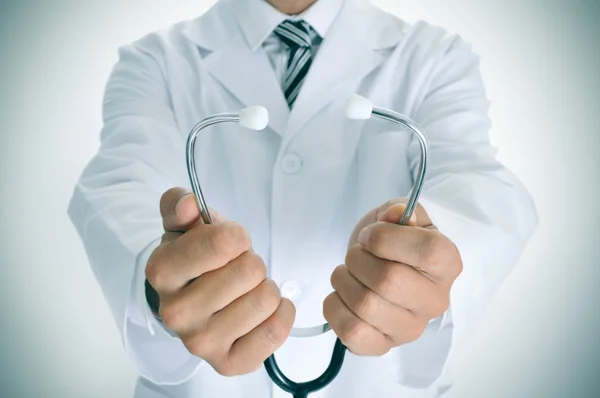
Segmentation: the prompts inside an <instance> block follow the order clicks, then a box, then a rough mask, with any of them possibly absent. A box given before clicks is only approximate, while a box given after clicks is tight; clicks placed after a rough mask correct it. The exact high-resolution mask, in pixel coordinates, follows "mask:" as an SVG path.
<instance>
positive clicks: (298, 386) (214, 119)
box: [186, 95, 429, 398]
mask: <svg viewBox="0 0 600 398" xmlns="http://www.w3.org/2000/svg"><path fill="white" fill-rule="evenodd" d="M346 116H347V117H348V118H350V119H356V120H368V119H370V118H371V117H376V118H379V119H383V120H386V121H389V122H392V123H395V124H399V125H401V126H403V127H405V128H407V129H408V130H410V131H411V132H412V133H413V134H414V135H415V136H416V137H417V140H418V141H419V146H420V149H421V154H420V155H421V156H420V163H419V169H418V172H417V176H416V178H415V182H414V184H413V188H412V190H411V192H410V195H409V197H408V202H407V203H406V210H405V212H404V215H403V216H402V219H401V220H400V222H399V224H400V225H408V221H409V220H410V217H411V216H412V214H413V213H414V211H415V209H416V206H417V203H418V201H419V196H420V194H421V190H422V188H423V182H424V180H425V174H426V172H427V164H428V160H429V144H428V141H427V137H426V135H425V133H424V131H423V129H422V128H421V127H420V126H419V125H418V124H417V123H416V122H415V121H413V120H412V119H410V118H409V117H406V116H404V115H401V114H399V113H397V112H394V111H391V110H388V109H384V108H379V107H375V106H373V104H372V103H371V101H369V100H368V99H366V98H363V97H361V96H359V95H352V96H351V97H350V99H349V100H348V103H347V105H346ZM268 118H269V117H268V113H267V110H266V109H265V108H263V107H260V106H255V107H249V108H246V109H243V110H242V111H240V113H239V114H234V113H224V114H218V115H213V116H209V117H207V118H205V119H203V120H201V121H200V122H199V123H198V124H196V125H195V126H194V127H193V129H192V131H191V132H190V134H189V137H188V140H187V145H186V160H187V169H188V174H189V177H190V183H191V185H192V191H193V192H194V195H195V196H196V203H197V204H198V208H199V210H200V216H201V218H202V221H203V222H204V223H205V224H212V223H213V220H212V217H211V215H210V211H209V209H208V205H207V204H206V200H205V199H204V195H203V194H202V188H201V186H200V182H199V181H198V175H197V172H196V161H195V156H194V149H195V144H196V139H197V137H198V135H199V133H200V132H201V131H202V130H204V129H205V128H207V127H210V126H213V125H216V124H220V123H239V124H240V125H242V126H243V127H246V128H248V129H251V130H263V129H264V128H265V127H266V126H267V123H268ZM330 330H331V327H330V326H329V324H327V323H325V324H323V325H319V326H314V327H307V328H292V331H291V333H290V336H291V337H301V338H306V337H313V336H318V335H320V334H323V333H326V332H328V331H330ZM345 355H346V347H345V346H344V344H343V343H342V342H341V340H340V339H339V338H338V339H336V342H335V346H334V348H333V354H332V356H331V361H330V363H329V366H328V367H327V369H326V370H325V372H323V374H322V375H321V376H319V377H317V378H316V379H314V380H311V381H308V382H303V383H297V382H294V381H292V380H290V379H289V378H287V377H286V376H285V374H284V373H283V372H282V371H281V369H279V366H278V365H277V361H276V359H275V354H273V355H271V356H270V357H269V358H267V360H266V361H265V362H264V365H265V369H266V371H267V374H268V375H269V377H270V378H271V380H273V383H275V385H277V386H278V387H279V388H281V389H282V390H284V391H286V392H288V393H290V394H292V395H293V396H294V398H306V397H307V396H308V395H309V394H311V393H313V392H316V391H319V390H321V389H323V388H324V387H326V386H327V385H329V384H330V383H331V382H332V381H333V380H334V379H335V378H336V377H337V375H338V374H339V372H340V370H341V368H342V365H343V363H344V357H345Z"/></svg>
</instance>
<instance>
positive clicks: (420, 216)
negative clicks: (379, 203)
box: [377, 200, 432, 228]
mask: <svg viewBox="0 0 600 398" xmlns="http://www.w3.org/2000/svg"><path fill="white" fill-rule="evenodd" d="M405 211H406V204H405V203H404V201H402V202H400V201H399V200H398V201H392V202H391V203H389V206H388V207H387V208H383V209H380V211H379V212H378V213H377V221H384V222H390V223H395V224H397V223H399V222H400V220H401V219H402V217H403V216H404V212H405ZM408 226H411V227H423V228H427V227H431V226H432V222H431V219H430V218H429V215H428V214H427V212H426V211H425V209H424V208H423V207H422V206H421V205H420V204H417V206H416V208H415V211H414V212H413V214H412V215H411V217H410V219H409V221H408Z"/></svg>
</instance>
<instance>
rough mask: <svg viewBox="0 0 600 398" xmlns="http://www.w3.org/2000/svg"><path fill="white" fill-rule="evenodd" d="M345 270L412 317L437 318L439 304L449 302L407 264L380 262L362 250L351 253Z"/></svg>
mask: <svg viewBox="0 0 600 398" xmlns="http://www.w3.org/2000/svg"><path fill="white" fill-rule="evenodd" d="M346 268H347V269H348V271H349V273H350V274H351V275H352V276H353V277H354V278H356V279H357V280H358V281H359V282H360V283H362V284H363V285H365V286H366V287H368V288H369V289H371V290H372V291H374V292H375V293H377V294H378V295H380V296H381V297H383V298H385V299H386V300H388V301H390V302H392V303H394V304H396V305H397V306H399V307H402V308H404V309H407V310H409V311H411V312H413V313H417V314H421V315H427V316H433V317H435V316H437V315H435V314H430V312H432V310H433V311H434V312H435V311H436V310H438V305H437V303H439V302H440V300H441V301H442V303H440V306H441V305H442V304H444V302H445V301H447V300H443V298H442V297H440V294H441V293H440V289H439V288H438V287H437V286H436V285H435V283H433V282H432V281H431V280H430V279H429V278H427V277H426V276H425V275H423V274H422V273H420V272H419V271H417V270H415V269H414V268H412V267H410V266H408V265H406V264H401V263H396V262H392V261H385V260H382V259H380V258H377V257H375V256H373V255H372V254H371V253H369V252H367V251H365V250H364V249H362V248H361V247H360V246H353V247H351V248H350V250H348V255H347V256H346ZM443 311H445V309H444V310H443ZM443 311H442V313H443Z"/></svg>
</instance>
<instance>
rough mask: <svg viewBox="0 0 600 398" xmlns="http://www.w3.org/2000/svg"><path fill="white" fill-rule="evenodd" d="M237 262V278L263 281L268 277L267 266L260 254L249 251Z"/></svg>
mask: <svg viewBox="0 0 600 398" xmlns="http://www.w3.org/2000/svg"><path fill="white" fill-rule="evenodd" d="M240 260H241V261H240V262H239V263H238V264H236V267H234V268H235V272H236V278H240V280H252V281H262V280H264V279H265V278H266V277H267V267H266V265H265V263H264V261H263V260H262V258H260V256H259V255H258V254H255V253H251V252H247V253H245V254H244V255H243V256H242V257H241V258H240Z"/></svg>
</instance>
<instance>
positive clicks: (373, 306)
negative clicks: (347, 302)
mask: <svg viewBox="0 0 600 398" xmlns="http://www.w3.org/2000/svg"><path fill="white" fill-rule="evenodd" d="M354 311H355V313H356V315H358V316H359V317H361V318H364V317H365V316H367V315H369V314H376V313H377V312H379V297H378V296H377V294H376V293H374V292H373V291H370V290H369V291H366V292H365V293H363V294H362V295H361V296H360V297H359V299H358V300H357V302H356V305H355V308H354Z"/></svg>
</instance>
